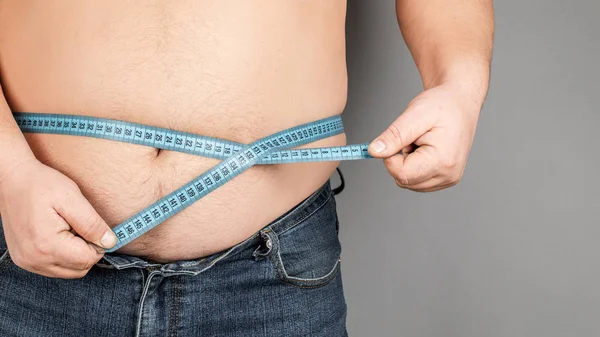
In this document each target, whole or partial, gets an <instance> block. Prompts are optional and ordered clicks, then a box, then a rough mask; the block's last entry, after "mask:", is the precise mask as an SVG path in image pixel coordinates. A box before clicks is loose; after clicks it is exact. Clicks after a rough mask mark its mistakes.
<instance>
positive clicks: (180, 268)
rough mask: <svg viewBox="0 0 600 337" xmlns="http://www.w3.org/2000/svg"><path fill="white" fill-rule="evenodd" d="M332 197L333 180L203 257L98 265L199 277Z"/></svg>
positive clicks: (113, 256)
mask: <svg viewBox="0 0 600 337" xmlns="http://www.w3.org/2000/svg"><path fill="white" fill-rule="evenodd" d="M332 196H333V192H332V190H331V186H330V184H329V181H327V182H326V183H325V184H323V185H322V186H321V187H319V188H318V189H317V190H316V191H315V192H313V193H312V194H311V195H310V196H309V197H307V198H306V199H304V200H303V201H302V202H300V203H299V204H297V205H296V206H294V207H293V208H291V209H290V210H288V211H287V212H286V213H284V214H282V215H281V216H279V217H278V218H277V219H275V220H273V221H272V222H271V223H269V224H268V225H266V226H265V227H263V228H261V229H260V230H258V231H257V232H256V233H254V234H253V235H252V236H250V237H249V238H247V239H246V240H244V241H242V242H240V243H238V244H236V245H234V246H232V247H230V248H228V249H226V250H224V251H221V252H217V253H214V254H212V255H209V256H206V257H203V258H199V259H195V260H181V261H175V262H171V263H165V264H161V263H154V262H150V261H147V260H145V259H143V258H140V257H137V256H131V255H124V254H118V253H107V254H105V255H104V257H103V258H102V259H101V260H100V261H99V262H98V263H97V264H96V265H97V266H99V267H105V268H116V269H119V270H120V269H125V268H132V267H134V268H135V267H137V268H149V269H151V270H160V271H161V272H162V273H163V274H192V275H196V274H199V273H201V272H203V271H205V270H206V269H208V268H210V267H212V266H213V265H214V264H215V263H217V262H218V261H220V260H222V259H224V258H226V257H228V256H231V255H233V254H235V253H237V252H241V251H243V250H244V249H246V248H248V247H253V246H256V245H258V244H259V243H260V242H261V241H262V240H263V235H264V233H265V232H266V231H272V232H273V233H275V234H277V235H279V234H281V233H283V232H285V231H286V230H288V229H289V228H292V227H294V226H295V225H296V224H298V223H300V222H302V221H303V220H304V219H306V218H308V217H309V216H310V215H311V214H313V213H314V212H316V211H317V210H318V209H319V208H321V207H322V206H323V205H324V204H325V202H327V201H328V200H329V198H331V197H332Z"/></svg>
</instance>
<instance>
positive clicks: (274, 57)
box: [0, 0, 347, 262]
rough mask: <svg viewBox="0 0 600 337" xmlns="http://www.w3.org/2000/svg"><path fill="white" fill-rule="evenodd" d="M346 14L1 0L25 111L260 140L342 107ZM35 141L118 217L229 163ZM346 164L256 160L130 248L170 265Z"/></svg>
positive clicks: (330, 6) (251, 4) (339, 7)
mask: <svg viewBox="0 0 600 337" xmlns="http://www.w3.org/2000/svg"><path fill="white" fill-rule="evenodd" d="M345 14H346V3H345V1H344V0H335V1H322V0H303V1H265V0H255V1H232V0H231V1H230V0H220V1H210V0H206V1H202V0H199V1H176V2H175V1H172V2H166V1H144V2H138V1H120V0H113V1H87V0H86V1H83V0H82V1H74V0H73V1H66V0H65V1H25V0H21V1H6V0H0V74H1V77H0V81H1V83H2V86H3V89H4V93H5V95H6V98H7V100H8V103H9V105H10V107H11V109H12V110H13V111H26V112H51V113H64V114H79V115H89V116H97V117H106V118H114V119H121V120H127V121H131V122H138V123H144V124H150V125H156V126H161V127H169V128H173V129H178V130H182V131H187V132H194V133H198V134H203V135H207V136H213V137H220V138H225V139H230V140H234V141H238V142H244V143H248V142H251V141H253V140H256V139H258V138H261V137H264V136H266V135H269V134H271V133H274V132H277V131H280V130H282V129H285V128H289V127H292V126H295V125H298V124H302V123H305V122H309V121H313V120H317V119H321V118H325V117H328V116H332V115H336V114H339V113H341V111H342V110H343V108H344V106H345V103H346V91H347V77H346V63H345V39H344V22H345ZM26 138H27V141H28V143H29V144H30V146H31V148H32V150H33V151H34V153H35V155H36V157H37V158H38V159H39V160H40V161H42V162H43V163H45V164H47V165H49V166H51V167H54V168H56V169H58V170H59V171H61V172H62V173H64V174H65V175H67V176H68V177H70V178H71V179H73V180H74V181H75V182H76V183H77V184H78V185H79V186H80V188H81V190H82V192H83V193H84V195H85V196H86V197H87V198H88V200H89V201H90V202H91V203H92V205H93V206H94V207H95V208H96V210H97V211H98V213H99V214H100V215H101V216H102V217H103V218H104V219H105V220H106V221H107V223H108V224H109V225H111V226H113V227H114V226H116V225H118V224H119V223H121V222H122V221H124V220H125V219H127V218H128V217H130V216H131V215H133V214H135V213H137V212H138V211H140V210H141V209H143V208H144V207H146V206H148V205H149V204H151V203H153V202H154V201H156V200H158V199H159V198H161V197H163V196H164V195H166V194H168V193H169V192H171V191H173V190H175V189H177V188H178V187H180V186H181V185H183V184H185V183H187V182H188V181H190V180H192V179H193V178H195V177H197V176H198V175H200V174H201V173H202V172H204V171H206V170H207V169H209V168H210V167H212V166H214V165H215V164H216V163H218V161H217V160H214V159H209V158H201V157H195V156H191V155H188V154H183V153H177V152H171V151H160V153H158V150H157V149H154V148H150V147H143V146H139V145H133V144H126V143H120V142H114V141H109V140H102V139H93V138H84V137H75V136H66V135H46V134H26ZM345 142H346V139H345V136H344V135H339V136H335V137H331V138H328V139H324V140H321V141H319V142H315V143H312V144H309V145H308V146H309V147H314V146H333V145H342V144H345ZM157 154H158V155H157ZM92 163H93V164H92ZM337 164H338V163H337V162H326V163H303V164H292V165H270V166H255V167H253V168H251V169H250V170H248V171H246V172H244V173H243V174H242V175H240V176H238V177H236V178H235V179H234V180H233V181H231V182H229V183H227V184H226V185H224V186H223V187H221V188H219V189H218V190H216V191H215V192H213V193H211V194H209V195H208V196H207V197H205V198H203V199H201V200H200V201H198V202H196V203H195V204H193V205H192V206H190V207H189V208H187V209H185V210H184V211H183V212H181V213H179V214H177V215H176V216H174V217H173V218H171V219H169V220H167V221H166V222H164V223H162V224H160V225H159V226H158V227H156V228H155V229H153V230H151V231H150V232H148V233H147V234H145V235H144V236H142V237H140V238H138V239H137V240H135V241H133V242H132V243H130V244H129V245H127V246H125V247H124V248H122V249H121V250H120V252H123V253H127V254H132V255H138V256H144V257H147V258H150V259H153V260H156V261H162V262H166V261H173V260H178V259H192V258H199V257H203V256H207V255H209V254H212V253H215V252H218V251H221V250H223V249H226V248H228V247H231V246H233V245H235V244H236V243H239V242H241V241H243V240H244V239H246V238H247V237H249V236H250V235H252V234H253V233H255V232H256V231H258V230H259V229H260V228H262V227H264V226H265V225H266V224H268V223H269V222H270V221H272V220H273V219H275V218H277V217H278V216H279V215H281V214H282V213H284V212H285V211H286V210H288V209H289V208H291V207H293V206H294V205H295V204H297V203H298V202H300V201H301V200H302V199H304V198H306V197H307V196H308V195H310V194H311V193H312V192H313V191H314V190H315V189H317V188H318V187H319V186H320V185H322V184H323V183H324V182H325V181H327V179H328V178H329V177H330V175H331V174H332V173H333V172H334V170H335V167H336V166H337ZM250 186H252V188H250Z"/></svg>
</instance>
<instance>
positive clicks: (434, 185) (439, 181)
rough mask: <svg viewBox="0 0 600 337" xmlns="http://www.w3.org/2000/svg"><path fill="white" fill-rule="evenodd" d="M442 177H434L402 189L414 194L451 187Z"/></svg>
mask: <svg viewBox="0 0 600 337" xmlns="http://www.w3.org/2000/svg"><path fill="white" fill-rule="evenodd" d="M451 185H452V184H449V183H448V182H447V180H446V179H444V177H442V175H436V176H434V177H433V178H431V179H429V180H426V181H424V182H421V183H419V184H414V185H410V186H402V187H403V188H406V189H409V190H412V191H415V192H433V191H437V190H440V189H444V188H446V187H449V186H451Z"/></svg>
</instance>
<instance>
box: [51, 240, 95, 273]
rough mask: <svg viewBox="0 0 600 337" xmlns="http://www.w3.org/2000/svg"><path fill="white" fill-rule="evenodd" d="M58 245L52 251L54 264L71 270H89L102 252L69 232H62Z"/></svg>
mask: <svg viewBox="0 0 600 337" xmlns="http://www.w3.org/2000/svg"><path fill="white" fill-rule="evenodd" d="M58 242H59V247H58V249H56V251H55V253H54V257H55V262H54V263H55V264H57V265H58V266H61V267H64V268H68V269H73V270H89V269H90V268H92V267H93V266H94V264H96V262H98V261H99V260H100V259H101V258H102V256H103V254H101V253H99V252H98V251H96V249H94V248H93V247H92V246H91V245H90V244H89V243H87V242H85V241H84V240H83V239H82V238H80V237H77V236H75V235H73V234H71V233H70V232H66V231H65V232H62V233H61V238H60V239H59V240H58Z"/></svg>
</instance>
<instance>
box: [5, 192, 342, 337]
mask: <svg viewBox="0 0 600 337" xmlns="http://www.w3.org/2000/svg"><path fill="white" fill-rule="evenodd" d="M338 231H339V223H338V219H337V214H336V207H335V197H334V196H333V193H332V191H331V188H330V186H329V182H328V183H326V184H325V185H323V186H322V187H321V188H319V189H318V190H317V191H316V192H314V193H313V194H312V195H311V196H310V197H308V198H307V199H306V200H304V201H303V202H301V203H300V204H298V205H297V206H295V207H294V208H293V209H291V210H290V211H288V212H287V213H286V214H283V215H282V216H280V217H279V218H278V219H276V220H275V221H273V222H272V223H270V224H268V225H266V226H265V227H263V228H262V229H260V230H259V231H257V232H256V233H254V234H253V235H252V236H251V237H249V238H248V239H246V240H245V241H243V242H241V243H239V244H237V245H235V246H233V247H231V248H228V249H226V250H223V251H221V252H218V253H215V254H213V255H210V256H207V257H204V258H200V259H197V260H190V261H176V262H173V263H167V264H158V263H154V262H151V261H147V260H144V259H142V258H139V257H134V256H129V255H122V254H116V253H113V254H106V255H105V256H104V257H103V259H102V260H100V261H99V262H98V263H97V264H96V265H95V266H94V267H93V268H92V269H91V270H90V271H89V273H88V274H87V275H86V276H85V277H83V278H81V279H72V280H65V279H57V278H47V277H44V276H40V275H37V274H33V273H30V272H28V271H25V270H23V269H21V268H19V267H18V266H16V265H15V264H14V263H12V262H11V259H10V253H9V252H8V250H7V248H6V242H5V240H4V234H3V231H2V226H0V336H2V337H10V336H36V337H37V336H44V337H46V336H61V337H66V336H77V337H81V336H119V337H120V336H178V337H187V336H194V337H196V336H243V337H250V336H252V337H263V336H264V337H273V336H277V337H280V336H303V337H305V336H322V337H343V336H348V333H347V332H346V302H345V298H344V292H343V287H342V275H341V265H340V263H341V259H340V256H341V245H340V241H339V240H338Z"/></svg>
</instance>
